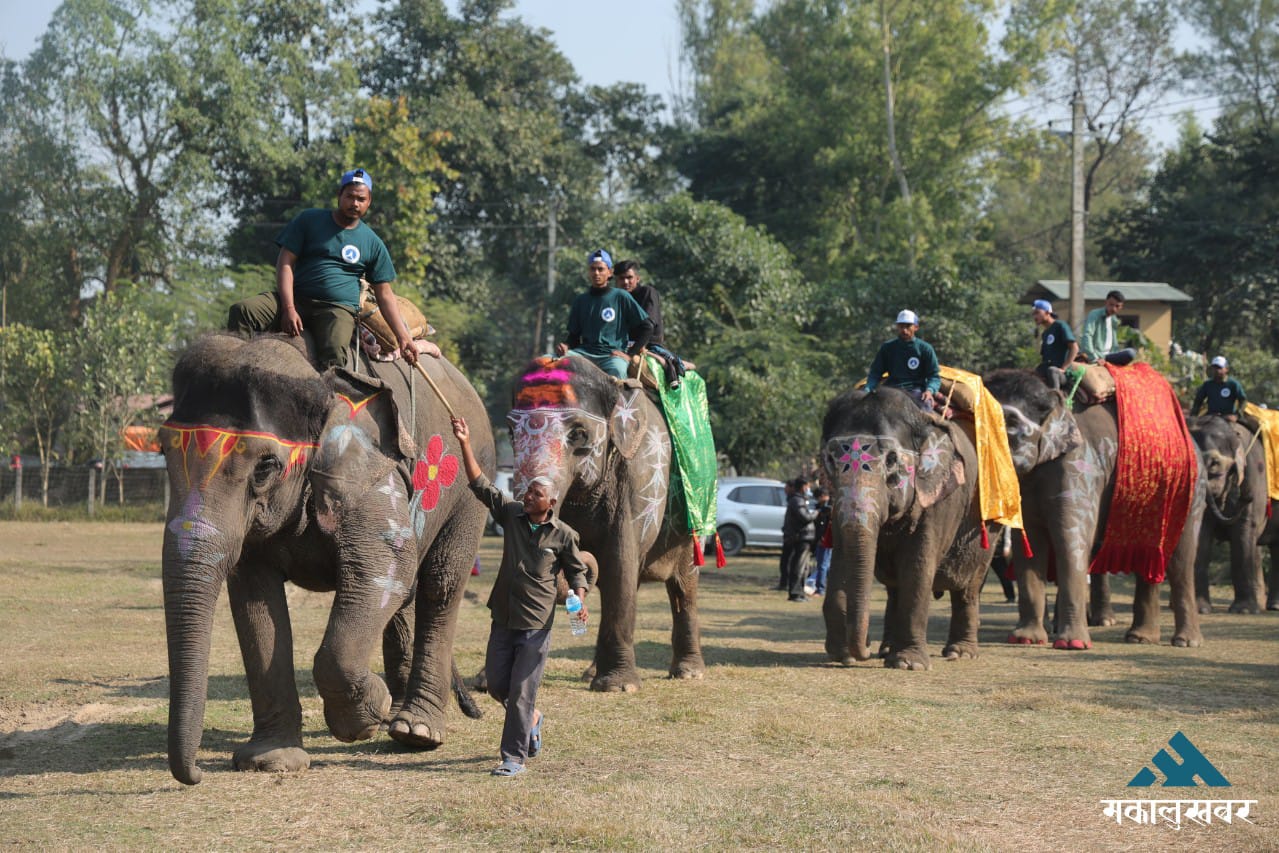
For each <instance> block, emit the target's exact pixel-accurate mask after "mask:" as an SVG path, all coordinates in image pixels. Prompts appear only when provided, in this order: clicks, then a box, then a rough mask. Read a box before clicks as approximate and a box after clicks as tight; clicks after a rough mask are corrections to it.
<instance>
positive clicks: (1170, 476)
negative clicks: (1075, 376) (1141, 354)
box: [1088, 362, 1199, 583]
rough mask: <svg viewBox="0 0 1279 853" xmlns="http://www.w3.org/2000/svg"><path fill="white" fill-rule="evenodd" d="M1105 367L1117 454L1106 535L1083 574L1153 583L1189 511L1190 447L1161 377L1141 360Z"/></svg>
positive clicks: (1193, 472)
mask: <svg viewBox="0 0 1279 853" xmlns="http://www.w3.org/2000/svg"><path fill="white" fill-rule="evenodd" d="M1106 368H1107V369H1108V370H1109V371H1110V373H1111V375H1112V376H1114V377H1115V408H1116V409H1117V411H1118V415H1119V452H1118V457H1117V459H1116V461H1115V492H1114V497H1113V498H1112V499H1111V503H1110V517H1109V519H1108V520H1107V522H1106V533H1105V536H1104V537H1103V538H1102V542H1101V548H1100V550H1098V552H1097V556H1096V557H1094V558H1093V561H1092V565H1091V566H1089V568H1088V571H1089V572H1091V573H1092V574H1101V573H1103V572H1109V573H1111V574H1120V573H1127V572H1132V573H1134V574H1136V575H1137V576H1138V577H1140V578H1142V579H1143V580H1145V581H1146V582H1147V583H1159V582H1161V581H1162V580H1163V579H1164V573H1165V570H1166V568H1167V565H1168V559H1169V558H1170V557H1171V556H1172V552H1173V549H1174V548H1176V547H1177V542H1178V540H1179V539H1180V538H1181V531H1182V528H1183V527H1184V526H1185V524H1186V516H1187V515H1188V514H1189V512H1190V502H1191V500H1192V498H1193V496H1194V491H1195V480H1196V479H1197V478H1198V476H1199V467H1198V463H1197V460H1196V454H1195V445H1194V442H1193V440H1192V439H1191V438H1190V431H1189V430H1188V429H1187V428H1186V419H1185V418H1184V417H1183V416H1182V413H1181V403H1180V401H1178V400H1177V395H1176V394H1175V393H1174V392H1173V390H1172V386H1171V385H1169V384H1168V380H1167V379H1165V378H1164V377H1163V376H1161V375H1160V374H1159V373H1158V372H1157V371H1156V370H1155V369H1154V368H1153V367H1151V366H1150V365H1149V364H1145V363H1144V362H1135V363H1133V364H1130V365H1127V366H1125V367H1116V366H1115V365H1113V364H1107V365H1106Z"/></svg>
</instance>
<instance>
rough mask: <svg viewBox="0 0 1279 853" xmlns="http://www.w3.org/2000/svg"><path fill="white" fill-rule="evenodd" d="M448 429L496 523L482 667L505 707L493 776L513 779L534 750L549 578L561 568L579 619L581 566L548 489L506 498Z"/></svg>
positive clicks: (551, 605) (536, 485)
mask: <svg viewBox="0 0 1279 853" xmlns="http://www.w3.org/2000/svg"><path fill="white" fill-rule="evenodd" d="M453 434H454V435H455V436H457V440H458V442H459V443H460V444H461V445H462V464H463V465H464V466H465V470H466V478H467V480H469V481H470V484H471V491H472V492H474V493H475V496H476V497H477V498H479V499H480V502H481V503H483V504H484V505H485V506H487V507H488V508H489V509H490V510H491V511H492V513H493V518H494V520H496V521H497V522H498V524H500V525H502V535H503V543H502V565H501V566H500V567H499V568H498V570H497V580H495V581H494V583H493V592H492V593H491V594H490V595H489V600H488V607H489V610H491V611H492V612H493V626H492V628H491V629H490V631H489V644H488V651H487V652H486V654H485V657H484V670H485V673H486V675H487V677H488V687H489V695H490V696H492V697H493V698H494V699H496V700H497V701H499V702H501V703H502V704H503V705H505V706H506V722H505V724H504V725H503V726H502V763H501V764H499V765H498V766H497V767H496V768H494V769H493V770H492V771H491V772H492V775H494V776H516V775H518V774H520V773H523V772H524V769H525V767H524V764H525V762H526V761H527V760H528V759H529V758H530V757H532V756H535V755H537V754H538V752H540V751H541V748H542V722H543V718H542V714H541V712H540V711H538V710H537V708H536V706H535V700H536V699H537V688H538V687H539V686H540V685H541V683H542V670H543V669H544V668H545V666H546V656H547V654H548V653H549V652H550V649H551V624H552V622H553V621H554V619H555V593H556V589H555V587H556V584H555V575H556V573H557V572H561V571H562V572H564V576H565V580H566V581H568V587H569V589H571V590H573V591H574V592H576V593H577V595H578V597H579V598H581V599H582V611H581V618H582V620H583V621H585V619H586V590H587V580H586V579H587V566H586V563H585V562H584V561H583V555H582V552H580V551H578V549H577V531H575V530H573V528H571V527H569V526H568V525H567V524H565V523H564V522H562V521H560V520H559V518H557V517H556V516H555V513H554V508H555V502H556V500H557V498H558V496H557V495H556V494H554V489H555V486H554V484H553V483H551V482H550V480H548V479H547V478H545V477H536V478H534V479H533V481H532V482H531V483H529V485H528V488H527V489H526V490H525V492H524V496H523V500H522V501H508V500H507V499H506V495H504V494H503V493H502V490H501V489H499V488H497V487H496V486H494V485H493V484H492V483H490V482H489V480H488V478H487V477H485V476H484V471H483V470H482V469H481V468H480V464H479V462H477V461H476V459H475V453H474V452H473V451H472V450H471V432H470V429H469V428H468V427H467V425H466V421H465V420H464V419H462V418H454V419H453Z"/></svg>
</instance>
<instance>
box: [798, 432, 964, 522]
mask: <svg viewBox="0 0 1279 853" xmlns="http://www.w3.org/2000/svg"><path fill="white" fill-rule="evenodd" d="M939 450H940V448H939ZM890 452H894V453H896V454H897V456H898V460H899V461H898V466H899V468H900V471H901V474H902V476H900V477H899V478H898V480H897V484H896V488H898V489H900V491H901V493H902V498H903V502H904V500H905V498H906V497H907V495H908V492H909V489H910V487H911V486H912V485H913V484H914V479H915V472H916V469H917V468H920V467H923V468H924V470H929V466H931V467H936V466H937V464H939V461H940V459H939V457H937V456H930V457H927V459H925V457H923V456H921V455H919V454H916V453H915V451H913V450H910V449H907V448H904V447H902V445H901V443H900V442H899V441H898V440H897V439H896V437H894V436H890V435H845V436H836V437H834V438H831V439H829V440H828V441H827V442H826V448H825V452H824V453H823V463H824V465H825V467H826V471H827V473H828V474H829V475H830V477H831V479H832V480H834V481H835V483H836V485H837V489H838V495H839V499H838V501H837V502H836V509H837V510H838V511H839V515H840V517H842V518H847V519H851V520H854V521H856V522H857V523H858V524H859V525H861V526H862V527H871V526H873V525H877V524H878V523H879V518H880V507H879V505H878V503H877V502H876V500H875V494H876V491H877V488H876V487H877V486H878V484H879V483H880V482H882V481H884V480H885V477H886V473H887V472H886V470H885V458H886V457H887V455H888V454H889V453H890Z"/></svg>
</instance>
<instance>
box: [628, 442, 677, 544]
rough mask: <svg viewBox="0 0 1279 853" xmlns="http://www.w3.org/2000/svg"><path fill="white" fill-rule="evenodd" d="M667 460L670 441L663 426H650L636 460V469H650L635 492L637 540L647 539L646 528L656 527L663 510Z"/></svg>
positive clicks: (668, 465) (668, 469)
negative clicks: (638, 537)
mask: <svg viewBox="0 0 1279 853" xmlns="http://www.w3.org/2000/svg"><path fill="white" fill-rule="evenodd" d="M670 459H671V444H670V439H669V438H668V436H667V434H666V428H665V427H664V426H663V427H654V426H650V427H649V428H648V431H647V432H646V433H645V435H644V443H643V444H642V445H641V446H640V452H639V454H638V455H637V456H636V459H635V464H636V465H637V467H638V469H639V470H641V471H643V470H645V469H647V470H648V471H649V476H648V479H647V480H644V481H643V482H642V483H640V485H639V490H638V492H637V494H636V498H637V499H638V501H639V514H638V515H636V516H635V518H634V522H635V523H636V524H638V525H639V526H640V539H641V541H643V542H647V541H648V535H649V531H650V530H651V529H655V528H656V527H657V525H658V522H659V521H660V516H661V513H662V509H663V508H664V507H665V506H666V492H667V490H668V488H669V484H670Z"/></svg>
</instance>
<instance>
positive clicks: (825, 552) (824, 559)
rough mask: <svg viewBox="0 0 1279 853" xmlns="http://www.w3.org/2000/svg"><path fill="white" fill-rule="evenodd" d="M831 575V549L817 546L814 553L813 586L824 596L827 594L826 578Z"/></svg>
mask: <svg viewBox="0 0 1279 853" xmlns="http://www.w3.org/2000/svg"><path fill="white" fill-rule="evenodd" d="M828 574H830V549H829V548H823V547H822V546H821V545H818V546H817V550H815V551H813V586H814V587H815V588H816V590H817V591H818V592H820V593H822V594H823V595H825V594H826V576H827V575H828Z"/></svg>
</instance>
